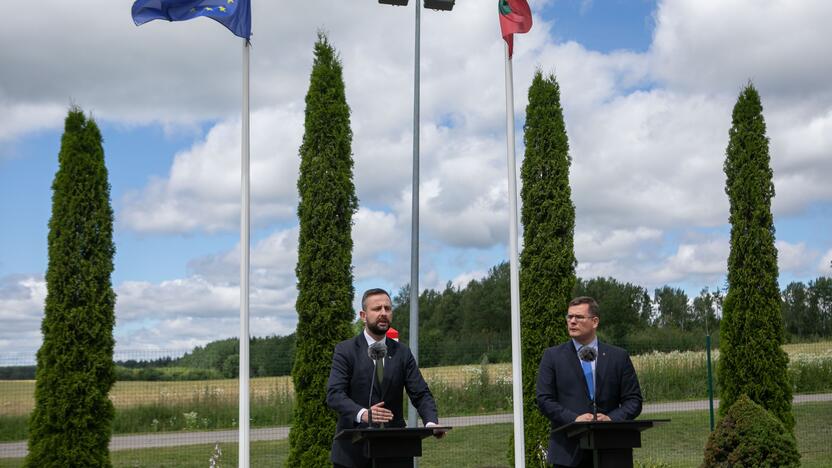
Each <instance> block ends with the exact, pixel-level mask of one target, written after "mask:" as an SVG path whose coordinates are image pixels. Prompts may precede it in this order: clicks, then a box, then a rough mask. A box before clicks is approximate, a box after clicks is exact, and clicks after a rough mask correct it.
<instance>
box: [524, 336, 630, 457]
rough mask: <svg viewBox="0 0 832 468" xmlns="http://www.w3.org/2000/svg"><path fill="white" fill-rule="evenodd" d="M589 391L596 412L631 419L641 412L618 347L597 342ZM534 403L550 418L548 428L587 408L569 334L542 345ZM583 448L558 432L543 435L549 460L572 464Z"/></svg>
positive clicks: (627, 358)
mask: <svg viewBox="0 0 832 468" xmlns="http://www.w3.org/2000/svg"><path fill="white" fill-rule="evenodd" d="M595 389H596V390H595V391H596V401H597V407H598V412H599V413H604V414H606V415H607V416H609V417H610V419H612V420H613V421H625V420H630V419H635V418H636V416H638V415H639V414H641V402H642V397H641V388H640V387H639V385H638V378H637V377H636V371H635V369H634V368H633V362H632V361H631V360H630V356H629V355H628V354H627V352H626V351H624V350H623V349H621V348H618V347H616V346H612V345H608V344H605V343H601V342H600V341H599V342H598V360H597V361H596V363H595ZM537 406H538V408H540V411H541V412H542V413H543V414H544V415H545V416H546V417H547V418H549V421H551V422H552V429H555V428H558V427H560V426H562V425H564V424H568V423H570V422H573V421H575V418H577V417H578V416H579V415H581V414H584V413H592V400H590V399H589V389H588V387H587V383H586V379H585V377H584V373H583V369H582V368H581V362H580V359H578V353H577V351H576V350H575V345H574V343H573V342H572V340H569V341H567V342H566V343H563V344H560V345H558V346H553V347H551V348H548V349H546V351H545V352H544V353H543V358H542V359H541V360H540V369H539V371H538V374H537ZM582 457H583V453H582V451H581V450H580V448H579V447H578V444H577V442H576V441H573V440H569V439H567V438H566V436H565V435H564V434H563V433H554V432H552V434H551V435H550V436H549V454H548V457H547V461H548V462H549V463H553V464H557V465H565V466H576V465H578V464H579V463H580V462H581V459H582Z"/></svg>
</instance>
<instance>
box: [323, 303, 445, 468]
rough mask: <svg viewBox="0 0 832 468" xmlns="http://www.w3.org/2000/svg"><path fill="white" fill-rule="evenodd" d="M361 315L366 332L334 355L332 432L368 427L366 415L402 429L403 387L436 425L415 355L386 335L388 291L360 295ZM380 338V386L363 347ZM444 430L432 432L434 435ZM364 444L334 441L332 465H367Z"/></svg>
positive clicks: (389, 307)
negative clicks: (335, 417)
mask: <svg viewBox="0 0 832 468" xmlns="http://www.w3.org/2000/svg"><path fill="white" fill-rule="evenodd" d="M360 315H361V320H363V321H364V331H363V332H362V333H361V334H360V335H358V336H356V337H355V338H351V339H349V340H345V341H342V342H340V343H338V345H336V346H335V353H334V355H333V357H332V370H331V371H330V373H329V382H327V393H326V404H327V406H329V407H330V408H332V409H334V410H335V411H337V412H338V414H339V417H338V425H337V428H336V433H337V432H339V431H341V430H343V429H353V428H357V427H368V425H369V422H370V418H372V423H373V425H374V426H375V425H377V424H379V423H383V424H384V425H385V427H406V424H405V421H404V411H403V408H402V400H403V399H402V389H404V390H407V394H408V396H409V397H410V400H411V401H412V402H413V406H414V407H415V408H416V410H417V411H418V413H419V415H420V416H421V417H422V421H423V422H424V423H425V426H426V427H430V426H435V425H438V423H439V416H438V414H437V412H436V403H435V402H434V401H433V395H432V394H431V393H430V389H429V388H428V385H427V383H426V382H425V379H424V378H422V373H421V372H419V367H418V366H417V364H416V359H414V357H413V354H412V353H411V352H410V349H409V348H408V347H407V346H405V345H403V344H401V343H399V342H398V341H395V340H392V339H388V338H387V337H386V336H385V335H386V333H387V330H388V329H389V328H390V323H391V322H392V320H393V305H392V302H391V300H390V295H389V294H387V292H386V291H385V290H383V289H370V290H368V291H367V292H365V293H364V296H363V297H362V299H361V312H360ZM381 340H385V344H386V345H387V356H386V357H384V358H383V359H382V364H383V366H382V367H383V369H384V371H383V374H382V376H383V377H382V379H381V380H382V382H381V384H380V385H379V382H378V379H376V378H374V377H373V375H374V373H375V363H374V361H373V359H371V358H370V357H369V355H368V354H367V348H368V347H369V345H370V344H372V343H374V342H377V341H381ZM371 382H372V384H371ZM370 385H372V392H371V389H370ZM443 434H444V433H443V432H439V431H437V432H436V433H435V435H436V437H441V436H442V435H443ZM362 448H363V447H362V446H361V445H360V444H353V443H352V442H351V441H350V440H348V439H335V440H333V442H332V456H331V460H332V463H333V464H334V466H335V467H336V468H337V467H356V468H363V467H369V466H370V460H369V459H368V458H367V457H365V456H364V454H363V453H362Z"/></svg>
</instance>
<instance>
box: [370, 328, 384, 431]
mask: <svg viewBox="0 0 832 468" xmlns="http://www.w3.org/2000/svg"><path fill="white" fill-rule="evenodd" d="M367 356H369V357H370V359H372V360H374V361H375V362H376V363H375V369H373V376H372V378H370V396H369V398H368V399H367V400H368V401H367V403H368V404H367V411H368V412H369V413H368V414H367V422H368V423H369V425H370V427H373V408H372V406H373V384H374V383H375V378H376V375H378V382H379V385H381V381H382V379H383V378H384V365H383V364H382V362H381V361H382V360H383V359H384V356H387V344H385V343H384V340H381V341H376V342H375V343H373V344H371V345H370V346H368V347H367ZM379 427H382V428H383V427H384V423H379Z"/></svg>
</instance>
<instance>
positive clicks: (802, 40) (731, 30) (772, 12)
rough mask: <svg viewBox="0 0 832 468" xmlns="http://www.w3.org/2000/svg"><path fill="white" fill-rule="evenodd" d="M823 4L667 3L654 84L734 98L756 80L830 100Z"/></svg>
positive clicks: (657, 39) (819, 0) (828, 10)
mask: <svg viewBox="0 0 832 468" xmlns="http://www.w3.org/2000/svg"><path fill="white" fill-rule="evenodd" d="M830 17H832V4H830V3H829V2H826V1H824V0H805V1H801V2H792V1H789V0H773V1H768V2H758V1H754V0H738V1H732V2H721V1H718V0H708V1H699V0H680V1H662V2H660V3H659V6H658V11H657V12H656V25H657V27H656V30H655V36H654V40H653V44H652V46H651V57H652V60H651V62H652V67H653V69H654V70H655V71H654V73H655V76H656V77H657V78H659V79H662V80H663V81H664V82H665V83H666V84H667V85H668V86H669V87H672V88H680V89H686V90H693V91H696V92H707V93H713V92H723V93H724V92H727V93H731V94H734V93H736V92H737V91H738V89H739V87H740V86H742V85H743V84H744V83H745V82H746V81H747V80H749V79H752V80H754V82H755V83H756V84H757V85H759V86H761V87H762V88H764V89H768V90H771V91H772V92H774V93H777V94H787V95H791V96H792V97H793V98H796V99H801V98H802V99H805V98H807V97H809V96H814V99H818V98H821V99H822V100H823V101H825V102H826V103H827V104H829V102H830V99H832V94H830V92H829V83H828V80H826V77H827V76H829V75H830V74H832V60H830V59H829V57H830V56H832V42H830V41H829V40H828V39H829V38H828V33H827V30H828V21H829V18H830Z"/></svg>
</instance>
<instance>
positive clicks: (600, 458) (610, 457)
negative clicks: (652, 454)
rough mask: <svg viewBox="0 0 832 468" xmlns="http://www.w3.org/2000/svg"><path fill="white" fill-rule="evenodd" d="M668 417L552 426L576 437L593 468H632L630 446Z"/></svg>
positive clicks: (638, 445)
mask: <svg viewBox="0 0 832 468" xmlns="http://www.w3.org/2000/svg"><path fill="white" fill-rule="evenodd" d="M666 422H670V420H669V419H638V420H635V421H604V422H602V421H586V422H573V423H569V424H564V425H563V426H561V427H559V428H557V429H555V430H554V431H555V432H562V433H563V434H565V435H566V437H567V438H569V439H577V440H578V446H579V447H580V448H581V450H591V451H592V458H593V466H595V468H633V449H634V448H638V447H641V432H642V431H645V430H647V429H650V428H651V427H653V426H655V425H658V424H663V423H666Z"/></svg>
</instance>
